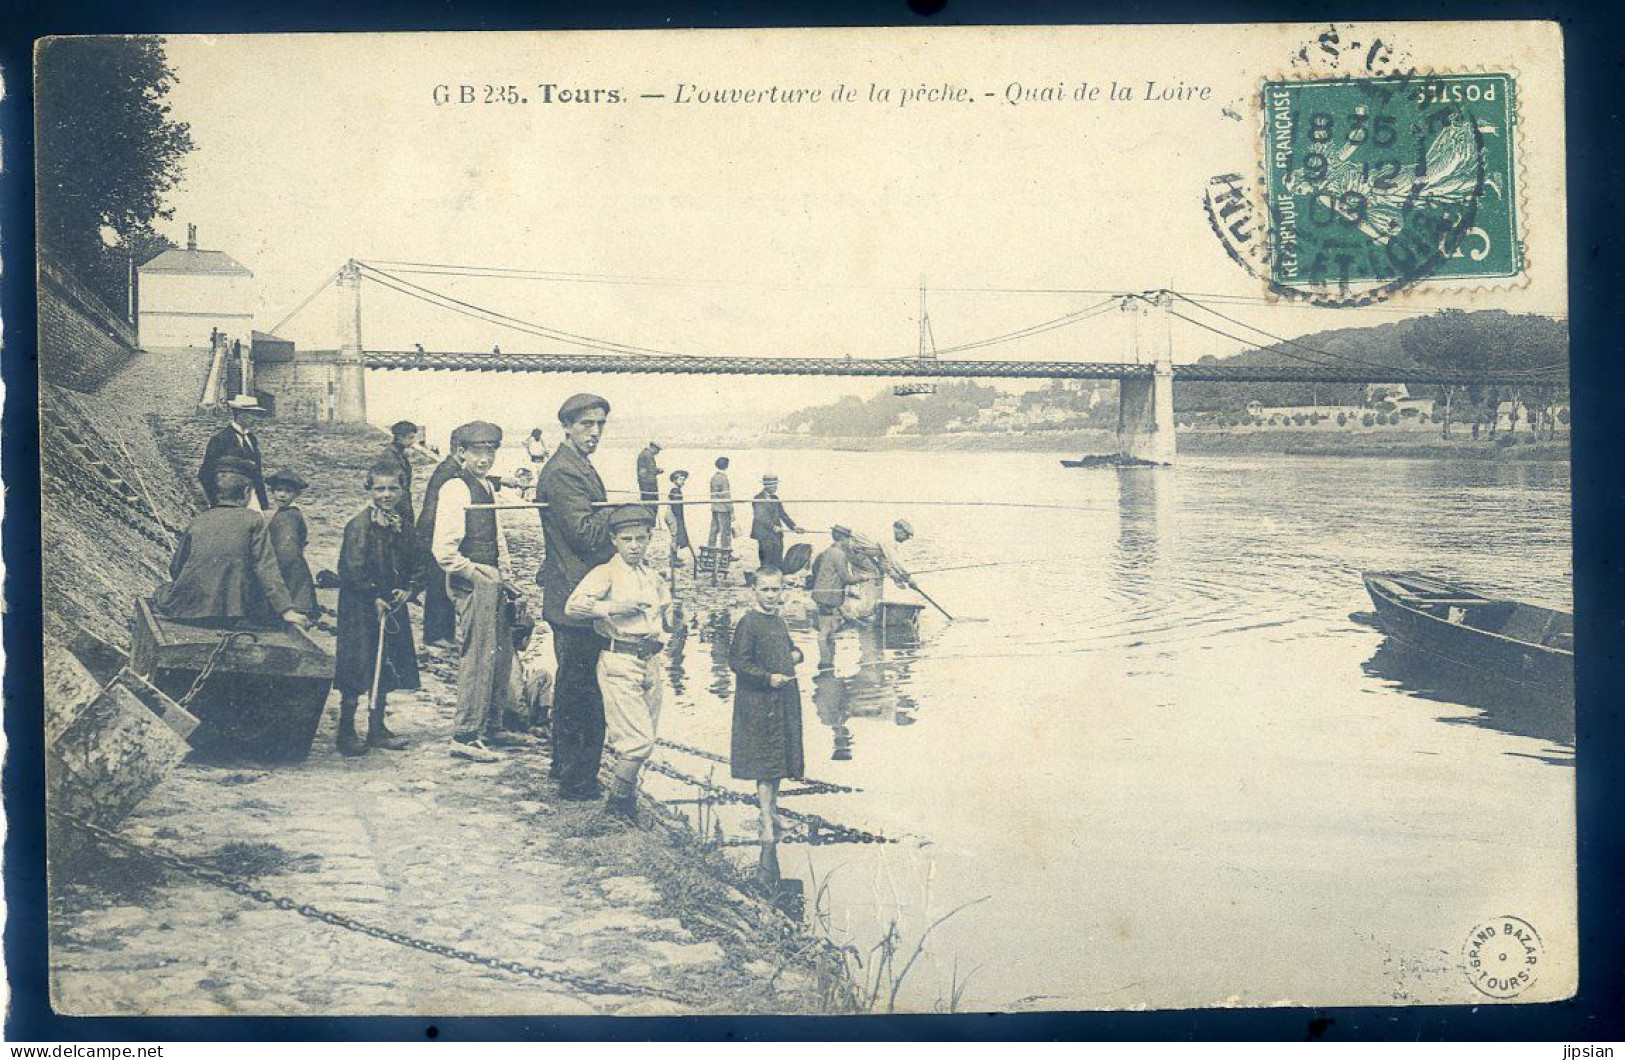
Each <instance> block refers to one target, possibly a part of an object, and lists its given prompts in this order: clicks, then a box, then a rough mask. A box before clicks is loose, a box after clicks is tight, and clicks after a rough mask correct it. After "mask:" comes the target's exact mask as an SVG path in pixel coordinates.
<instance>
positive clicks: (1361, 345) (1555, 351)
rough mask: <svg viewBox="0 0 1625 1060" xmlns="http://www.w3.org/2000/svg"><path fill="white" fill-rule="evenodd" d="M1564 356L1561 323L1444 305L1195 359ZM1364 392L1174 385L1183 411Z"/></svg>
mask: <svg viewBox="0 0 1625 1060" xmlns="http://www.w3.org/2000/svg"><path fill="white" fill-rule="evenodd" d="M1231 330H1232V331H1238V330H1240V329H1231ZM1567 360H1568V329H1567V327H1565V326H1564V325H1563V324H1562V323H1561V322H1559V321H1555V320H1552V319H1551V318H1549V317H1543V316H1534V315H1529V314H1519V315H1514V314H1512V313H1508V312H1506V311H1505V310H1503V309H1486V310H1481V311H1478V312H1473V313H1463V312H1460V311H1459V310H1445V311H1444V312H1441V313H1435V314H1433V315H1432V316H1426V317H1411V318H1408V319H1405V320H1399V321H1395V322H1393V323H1389V324H1376V325H1373V326H1370V327H1361V328H1337V329H1334V330H1331V331H1317V332H1314V333H1313V334H1309V335H1303V336H1300V337H1298V338H1296V339H1294V340H1293V341H1291V342H1279V343H1274V344H1272V345H1270V346H1267V347H1265V348H1263V349H1257V350H1247V351H1244V352H1242V353H1238V354H1235V355H1233V356H1230V357H1213V356H1208V357H1202V358H1199V361H1198V363H1202V364H1224V365H1234V366H1237V367H1254V366H1264V365H1303V366H1306V367H1307V366H1309V365H1314V364H1325V365H1338V366H1343V367H1359V366H1361V365H1359V364H1358V363H1356V362H1364V364H1379V365H1387V366H1390V367H1393V368H1399V369H1415V368H1421V367H1447V368H1461V369H1468V370H1470V369H1471V368H1473V367H1480V368H1486V369H1487V368H1492V367H1495V368H1528V367H1535V366H1539V365H1547V364H1553V363H1558V362H1563V363H1566V362H1567ZM1364 396H1365V387H1364V386H1363V385H1361V384H1327V383H1322V384H1319V385H1313V384H1305V383H1248V384H1245V385H1239V384H1234V383H1181V384H1179V386H1177V387H1175V388H1174V407H1175V409H1177V410H1179V411H1181V412H1185V411H1197V410H1205V409H1237V408H1241V407H1243V406H1245V405H1246V404H1247V402H1249V401H1258V402H1260V403H1262V404H1264V405H1269V406H1287V405H1312V404H1321V405H1359V404H1361V403H1362V401H1363V399H1364Z"/></svg>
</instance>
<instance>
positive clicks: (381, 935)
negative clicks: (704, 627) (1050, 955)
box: [44, 360, 851, 1015]
mask: <svg viewBox="0 0 1625 1060" xmlns="http://www.w3.org/2000/svg"><path fill="white" fill-rule="evenodd" d="M143 367H146V366H145V365H144V364H143V363H142V362H137V364H136V365H135V366H134V368H135V369H141V368H143ZM156 367H160V368H161V369H162V370H164V371H168V372H170V373H171V374H173V376H174V378H172V379H169V380H168V381H167V382H164V383H162V384H161V386H159V385H157V384H153V379H152V376H150V375H148V376H143V377H141V378H137V379H132V380H130V381H129V386H128V387H126V388H124V389H122V390H120V391H119V392H120V393H122V394H123V395H124V398H123V399H122V400H121V402H120V405H119V407H116V408H115V407H112V406H110V405H109V404H107V403H104V402H101V401H99V400H98V399H96V398H89V399H78V400H75V399H74V397H73V395H68V394H64V395H58V399H59V401H61V402H62V404H63V405H64V407H66V408H67V409H68V415H69V417H70V418H71V420H72V423H71V424H70V429H72V430H74V431H75V432H76V433H81V434H84V433H91V434H95V435H97V436H98V437H106V438H107V439H108V442H107V444H108V445H109V446H112V445H114V444H115V443H114V442H113V441H112V439H117V442H116V445H117V447H118V448H120V450H121V455H118V456H117V459H116V461H115V463H117V464H118V465H119V468H120V470H121V471H122V472H123V473H124V474H125V476H126V477H128V478H134V477H135V474H136V473H137V472H138V473H139V476H140V478H141V479H142V480H143V483H144V486H143V489H145V490H146V491H149V492H150V493H151V494H152V503H151V504H148V503H147V501H145V500H142V501H140V502H139V503H126V502H123V501H119V502H117V503H114V502H113V501H112V500H109V498H108V497H106V496H104V495H103V494H102V493H101V492H99V491H98V489H97V488H96V483H95V482H94V481H91V477H93V476H94V474H96V473H95V472H94V471H93V470H87V468H89V467H90V465H88V464H86V463H85V462H84V461H83V459H82V458H80V457H78V456H75V455H74V454H72V453H57V455H55V456H48V458H47V463H46V471H47V476H46V477H47V485H46V489H45V504H46V518H45V532H44V546H45V557H46V601H47V608H48V613H50V614H51V618H50V619H49V620H48V626H47V634H46V641H47V644H46V653H47V668H48V676H47V686H48V689H49V694H50V696H51V703H50V709H52V710H53V711H58V712H64V711H71V710H73V709H74V707H75V706H76V705H77V703H80V702H83V697H84V696H85V695H86V694H87V692H88V690H89V688H90V686H89V684H88V683H87V682H88V678H87V677H86V675H85V674H84V672H83V670H82V669H81V668H79V665H78V663H77V662H76V661H75V660H74V659H72V658H71V656H69V655H68V654H67V653H66V652H65V651H64V650H63V649H62V647H61V645H62V642H63V639H64V637H65V636H66V635H68V634H69V633H71V631H72V630H73V629H74V628H76V627H83V628H85V629H87V630H89V631H90V632H93V633H95V634H96V635H97V636H100V637H102V638H103V639H105V640H109V641H111V642H113V643H116V644H121V645H127V644H128V632H127V625H128V618H129V614H130V608H131V607H132V606H133V602H134V600H135V599H136V598H138V597H139V596H142V595H145V594H147V593H150V592H151V591H152V589H153V588H154V587H155V586H156V585H157V584H158V582H159V580H160V579H161V577H162V576H163V569H164V567H165V565H166V564H167V559H168V552H169V546H168V536H167V531H166V530H165V526H166V525H168V527H169V528H170V529H179V528H182V527H184V525H185V519H186V517H187V515H188V514H189V508H188V505H189V499H188V494H189V493H191V492H192V489H193V487H192V486H191V484H190V482H189V481H188V479H189V476H190V473H191V471H192V469H193V468H194V466H195V462H196V460H197V459H198V456H199V454H200V453H201V451H202V444H203V439H204V438H205V437H206V436H207V434H208V433H209V431H210V430H212V429H213V428H214V427H215V426H216V424H215V422H214V421H213V420H212V419H211V418H208V417H199V416H197V415H196V414H195V413H194V412H193V411H191V410H190V408H189V407H188V406H189V404H190V401H189V399H190V398H191V397H192V396H193V395H195V394H196V392H197V385H198V384H197V383H196V382H194V381H192V380H191V378H190V377H191V374H192V373H193V372H194V370H195V369H196V367H197V366H196V364H195V363H189V362H185V361H180V360H177V361H168V362H164V364H163V365H162V366H156ZM159 374H162V372H160V373H159ZM112 385H113V387H115V388H117V387H119V386H120V382H119V381H118V380H115V381H114V383H113V384H112ZM155 386H158V389H161V390H163V391H164V393H157V392H154V393H151V394H149V395H148V398H147V399H150V401H151V403H150V404H143V400H146V399H143V398H142V397H141V396H140V394H142V393H145V392H146V391H149V390H153V389H154V387H155ZM132 393H136V395H137V396H135V397H134V398H132V397H131V394H132ZM130 410H140V411H139V412H135V411H130ZM260 435H261V439H262V445H263V449H264V452H265V454H266V464H267V467H268V469H280V468H288V469H292V470H295V471H297V472H299V473H300V474H301V475H303V476H304V477H305V478H306V479H307V480H309V481H310V483H311V489H310V491H309V492H308V493H307V494H306V496H305V498H304V499H303V501H302V507H303V508H304V511H305V515H306V519H307V521H308V523H309V527H310V533H311V541H310V546H309V550H308V555H309V559H310V563H311V566H312V567H313V568H314V569H321V568H324V567H325V568H329V569H331V568H333V567H334V566H336V562H337V552H338V546H339V543H340V539H341V535H342V531H343V526H344V523H345V522H346V521H347V520H348V518H349V517H350V516H351V515H352V514H353V513H354V512H355V511H356V510H357V509H359V508H360V507H361V505H362V504H363V503H364V490H363V487H362V479H363V476H364V474H365V469H366V468H367V467H368V466H369V465H370V464H371V462H372V461H373V459H374V458H375V457H376V456H377V454H378V453H379V452H381V451H382V448H383V446H384V444H385V442H386V439H385V438H384V436H383V435H382V434H380V433H379V432H376V431H372V430H370V429H317V428H315V427H304V426H299V425H292V424H280V423H276V422H271V423H268V424H266V425H265V426H264V428H263V429H262V430H261V431H260ZM60 444H61V443H60V441H59V440H57V439H54V438H52V437H50V436H48V438H47V449H48V450H51V449H55V448H59V447H60ZM160 453H162V454H164V456H160V455H159V454H160ZM59 457H60V459H59ZM165 457H167V459H165ZM70 458H71V459H70ZM76 461H77V462H76ZM427 470H428V469H427V468H426V467H425V468H424V476H425V477H426V475H427ZM87 476H90V477H87ZM420 489H421V487H420ZM155 513H156V515H155ZM519 573H520V574H521V576H524V575H527V574H528V573H529V571H526V570H523V569H521V570H520V571H519ZM323 597H324V601H323V602H324V603H326V604H327V605H328V606H332V605H333V604H334V599H333V597H332V595H331V594H323ZM413 618H414V625H416V620H417V613H416V609H415V608H414V613H413ZM312 636H313V637H314V639H316V640H317V642H318V643H319V644H321V645H322V646H323V647H325V648H327V649H329V650H331V648H332V639H331V636H330V634H329V633H328V632H325V631H323V630H320V629H318V630H317V631H315V632H314V633H313V634H312ZM532 653H533V654H534V655H536V656H537V657H538V658H539V659H541V660H547V661H549V662H550V659H549V656H550V649H549V648H548V647H547V646H546V644H545V642H544V643H542V644H539V645H536V646H533V648H532ZM424 670H425V672H424V675H423V688H422V690H421V691H419V692H416V693H397V694H396V695H395V696H393V697H392V706H391V722H392V726H393V727H394V728H395V729H396V730H397V731H398V732H400V733H401V734H402V735H404V736H406V737H408V738H409V739H411V740H412V747H411V748H410V749H409V750H407V751H404V752H399V753H386V752H377V751H375V752H373V753H371V754H369V755H366V756H364V757H361V758H355V759H346V758H342V757H340V756H338V755H337V754H336V753H335V751H334V748H333V743H334V731H333V718H332V713H331V712H330V714H329V716H328V717H327V718H325V719H324V722H323V725H322V728H321V730H320V731H319V732H318V734H317V737H316V745H315V747H314V749H313V751H312V753H311V755H310V758H309V759H308V760H307V761H306V762H304V763H303V764H301V765H299V766H294V767H284V768H276V769H260V768H233V767H228V766H218V765H205V764H196V763H187V764H184V765H182V766H181V767H180V768H179V769H178V770H176V772H175V773H173V774H172V775H171V776H170V777H168V778H167V779H166V780H165V781H164V782H163V783H162V784H160V786H159V787H158V788H157V789H156V790H155V791H154V792H153V793H152V794H151V795H150V796H149V797H148V798H147V799H146V800H145V801H144V802H143V803H141V805H140V806H138V807H137V808H136V810H135V812H134V813H133V814H132V815H131V817H130V818H128V819H127V820H126V821H125V822H124V823H123V824H122V825H121V826H120V828H119V829H118V834H119V835H120V836H122V837H123V840H122V842H118V843H113V842H104V843H100V844H95V845H85V846H83V847H82V848H81V849H79V851H78V852H77V854H76V855H75V856H74V857H73V858H72V859H71V860H69V859H68V858H66V857H65V856H63V857H61V858H59V860H58V861H57V862H56V863H54V864H53V865H52V873H51V876H52V879H51V883H52V888H51V899H52V901H51V928H52V932H51V937H52V955H51V956H52V967H51V988H52V998H53V1002H54V1004H55V1006H56V1008H57V1009H58V1011H61V1012H64V1013H71V1014H77V1015H92V1014H136V1013H144V1014H237V1015H262V1014H263V1015H270V1014H277V1015H318V1014H346V1015H412V1014H416V1015H430V1014H481V1015H491V1014H537V1015H575V1014H581V1015H589V1014H616V1015H663V1014H676V1013H724V1012H730V1013H733V1012H740V1013H743V1012H796V1013H829V1012H841V1011H847V1010H849V1008H850V997H851V991H850V988H849V983H848V979H847V977H846V974H845V971H844V969H843V967H842V964H841V961H840V958H839V957H838V955H835V954H833V953H831V952H829V950H828V948H827V947H824V946H823V945H821V944H819V943H817V942H816V941H815V940H814V939H812V938H811V937H810V936H808V935H807V934H805V933H804V932H803V930H802V929H801V928H800V927H799V926H798V925H796V924H794V923H792V922H791V921H790V920H789V919H787V918H786V917H784V916H783V915H782V914H781V913H779V912H778V911H777V910H775V909H774V908H773V907H772V906H771V905H770V904H769V903H768V902H767V901H765V900H764V899H763V897H762V896H760V895H758V894H756V893H754V892H753V891H752V890H751V888H750V886H749V885H748V884H747V883H745V881H743V880H742V879H740V878H737V877H736V876H734V875H733V874H732V872H731V870H729V869H728V868H727V866H726V865H725V864H724V863H723V862H722V861H721V859H719V858H716V857H714V856H712V855H711V854H710V853H709V852H708V851H706V850H704V849H702V848H700V847H699V846H698V845H697V844H695V843H693V842H692V841H691V839H690V838H689V837H688V836H687V834H686V833H685V832H684V831H683V830H682V828H681V826H680V825H678V824H677V823H676V822H675V820H674V819H670V818H667V817H665V816H664V815H663V814H662V813H661V812H660V811H659V809H658V808H651V811H650V813H649V814H648V815H647V816H649V817H651V818H653V819H652V820H651V821H650V822H649V823H648V824H647V825H646V826H645V827H644V828H642V829H637V830H628V829H617V828H613V827H606V826H605V825H604V824H603V823H602V822H601V820H600V818H599V816H598V808H597V807H596V806H595V805H591V804H589V805H579V804H570V803H563V802H559V801H557V800H556V798H555V796H554V793H553V789H552V785H551V784H550V783H548V781H547V779H546V769H547V756H546V754H545V752H544V751H542V750H540V749H532V748H523V749H519V750H514V751H511V752H509V753H508V754H506V755H505V757H504V760H503V761H502V762H500V763H495V764H491V765H480V764H474V763H469V762H465V761H461V760H457V759H453V758H451V757H450V756H449V755H448V754H447V746H448V743H449V740H450V735H451V715H452V710H453V707H454V702H455V685H454V682H455V673H456V660H455V658H454V657H452V656H447V655H439V654H431V655H428V656H426V657H425V667H424ZM132 845H133V847H135V848H140V849H139V851H137V850H132V849H131V846H132ZM74 846H78V844H75V845H74ZM53 849H54V850H55V851H58V852H59V853H60V852H64V851H66V850H68V849H69V846H68V845H67V844H62V845H58V846H55V847H53ZM153 850H156V851H160V852H163V853H162V855H161V856H160V857H158V858H155V857H154V856H153V854H152V853H151V851H153ZM176 859H178V860H176ZM222 874H223V875H222Z"/></svg>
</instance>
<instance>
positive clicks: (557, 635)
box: [536, 394, 615, 802]
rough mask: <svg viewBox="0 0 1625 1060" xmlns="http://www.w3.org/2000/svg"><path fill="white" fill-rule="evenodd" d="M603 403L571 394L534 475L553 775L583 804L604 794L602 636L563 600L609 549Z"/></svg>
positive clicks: (605, 411)
mask: <svg viewBox="0 0 1625 1060" xmlns="http://www.w3.org/2000/svg"><path fill="white" fill-rule="evenodd" d="M608 418H609V402H608V401H605V400H604V399H603V398H601V397H599V396H597V395H596V394H576V395H574V396H573V397H571V398H570V399H569V400H567V401H565V403H564V404H563V405H561V406H560V407H559V423H560V424H561V425H562V426H563V427H564V441H563V442H562V443H561V444H560V445H559V447H558V448H557V449H555V450H554V451H553V455H552V457H551V458H550V459H549V460H548V461H547V466H546V467H544V468H542V473H541V474H540V475H538V476H537V477H536V499H537V500H538V501H541V502H544V503H546V504H547V507H546V508H543V509H542V510H541V515H542V535H543V539H544V543H545V546H546V550H547V551H546V556H545V557H544V559H543V560H542V569H541V571H539V572H538V573H537V575H536V581H537V583H538V584H540V585H541V587H542V619H543V620H544V621H545V622H546V623H547V624H548V626H549V627H551V628H552V630H553V653H554V657H555V659H556V660H557V663H558V668H557V672H556V673H555V674H554V677H553V765H552V775H553V779H554V780H556V781H557V782H558V785H559V795H560V797H561V798H565V799H569V800H572V801H582V802H585V801H589V800H592V799H597V798H599V797H600V796H601V795H602V791H601V789H600V787H599V783H598V767H599V765H600V763H601V761H602V759H603V754H604V698H603V693H602V692H601V691H600V690H599V687H598V656H599V653H600V651H601V650H602V641H600V640H599V639H598V635H597V633H595V632H594V631H593V628H592V624H591V622H590V620H585V619H579V618H570V617H569V616H568V615H566V614H565V604H566V603H568V602H569V599H570V594H571V593H572V592H574V591H575V588H576V586H577V585H579V584H581V579H582V578H584V577H586V575H587V572H588V571H590V570H592V569H593V568H594V567H596V566H598V565H599V564H601V563H604V562H606V561H608V559H609V558H610V557H611V556H613V555H614V554H615V549H614V546H612V545H611V544H610V540H609V513H608V511H607V510H606V509H603V508H595V507H593V505H594V504H595V503H601V502H602V501H604V500H605V498H606V496H607V494H606V493H605V491H604V480H603V479H601V478H600V477H599V476H598V469H597V468H595V467H593V466H592V454H593V453H594V452H595V451H597V449H598V443H599V441H600V440H601V439H602V438H603V435H604V423H605V421H606V420H608Z"/></svg>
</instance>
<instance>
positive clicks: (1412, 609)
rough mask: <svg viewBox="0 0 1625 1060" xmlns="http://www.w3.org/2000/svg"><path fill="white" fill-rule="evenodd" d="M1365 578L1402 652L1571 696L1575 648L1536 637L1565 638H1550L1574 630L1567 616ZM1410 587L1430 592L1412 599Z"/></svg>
mask: <svg viewBox="0 0 1625 1060" xmlns="http://www.w3.org/2000/svg"><path fill="white" fill-rule="evenodd" d="M1363 578H1364V581H1365V586H1366V591H1367V593H1368V594H1369V595H1370V597H1371V602H1372V605H1373V606H1374V607H1375V608H1376V615H1377V625H1378V627H1379V628H1380V629H1381V630H1382V631H1383V632H1384V633H1386V634H1387V635H1388V636H1389V637H1390V638H1392V639H1393V640H1394V642H1396V643H1397V644H1399V645H1400V646H1401V647H1403V648H1405V649H1407V650H1409V651H1411V652H1413V653H1420V654H1425V655H1427V656H1428V657H1430V658H1432V659H1435V660H1437V661H1439V662H1441V663H1443V664H1446V665H1449V666H1452V667H1457V668H1460V669H1463V670H1467V671H1471V672H1473V673H1475V674H1478V675H1481V676H1491V677H1495V678H1499V679H1502V680H1507V681H1513V682H1517V683H1518V684H1520V685H1524V686H1527V687H1529V688H1531V689H1536V690H1539V691H1540V692H1542V693H1546V694H1550V695H1553V696H1556V697H1560V698H1565V699H1572V698H1573V696H1574V654H1573V652H1572V650H1564V649H1562V648H1559V647H1555V646H1553V645H1551V644H1545V643H1540V642H1539V639H1538V636H1537V635H1539V636H1545V637H1554V636H1560V635H1561V634H1553V633H1551V632H1548V631H1549V630H1550V629H1551V627H1554V626H1563V628H1567V629H1569V630H1572V619H1571V618H1570V617H1569V616H1567V615H1565V614H1563V613H1562V612H1557V611H1550V610H1548V609H1546V608H1538V607H1532V606H1531V605H1527V604H1516V603H1512V602H1510V601H1503V600H1495V599H1493V598H1490V597H1485V596H1481V595H1479V594H1477V593H1473V592H1471V591H1470V590H1464V589H1455V587H1452V586H1449V585H1446V584H1444V583H1439V582H1436V581H1432V580H1430V579H1425V578H1419V577H1418V576H1413V575H1406V574H1397V575H1396V574H1385V573H1376V574H1372V573H1368V574H1366V575H1364V576H1363ZM1407 579H1408V580H1407ZM1406 586H1410V587H1413V588H1414V587H1425V588H1426V590H1427V592H1426V593H1424V594H1423V595H1421V596H1414V595H1408V594H1407V593H1406V592H1405V591H1404V589H1405V587H1406ZM1396 587H1398V589H1399V591H1396ZM1436 589H1444V590H1454V592H1455V593H1456V594H1457V595H1455V596H1441V595H1439V594H1438V593H1437V592H1436V591H1435V590H1436ZM1434 600H1437V601H1440V602H1437V603H1435V602H1431V601H1434ZM1480 616H1484V617H1480ZM1492 617H1493V619H1494V620H1495V621H1496V622H1497V623H1498V624H1499V627H1500V628H1498V629H1497V628H1492V629H1486V628H1481V627H1480V626H1475V625H1473V624H1470V623H1472V622H1474V621H1482V622H1484V623H1485V624H1490V621H1491V618H1492ZM1564 623H1566V626H1564ZM1520 634H1523V635H1520Z"/></svg>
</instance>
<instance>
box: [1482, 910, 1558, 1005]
mask: <svg viewBox="0 0 1625 1060" xmlns="http://www.w3.org/2000/svg"><path fill="white" fill-rule="evenodd" d="M1545 956H1546V950H1545V947H1544V946H1543V945H1542V944H1541V941H1540V935H1539V933H1538V932H1536V931H1535V929H1534V927H1532V926H1531V925H1530V923H1529V922H1528V921H1527V920H1522V919H1519V918H1518V917H1515V916H1498V917H1495V918H1494V919H1492V920H1486V921H1485V922H1484V923H1482V924H1479V925H1478V926H1477V927H1475V928H1473V930H1472V932H1471V933H1469V934H1468V936H1467V942H1466V943H1465V945H1463V947H1462V969H1463V971H1465V972H1466V973H1467V979H1468V981H1469V982H1471V983H1472V984H1473V987H1474V989H1476V990H1477V991H1478V992H1479V993H1481V994H1483V995H1485V996H1486V997H1493V998H1497V999H1499V1000H1503V1001H1505V1000H1507V999H1509V998H1514V997H1517V996H1518V995H1519V994H1522V993H1523V992H1524V991H1526V990H1528V989H1529V988H1530V987H1531V986H1533V985H1534V983H1535V979H1536V977H1538V976H1539V974H1540V965H1541V961H1542V960H1544V959H1545Z"/></svg>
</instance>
